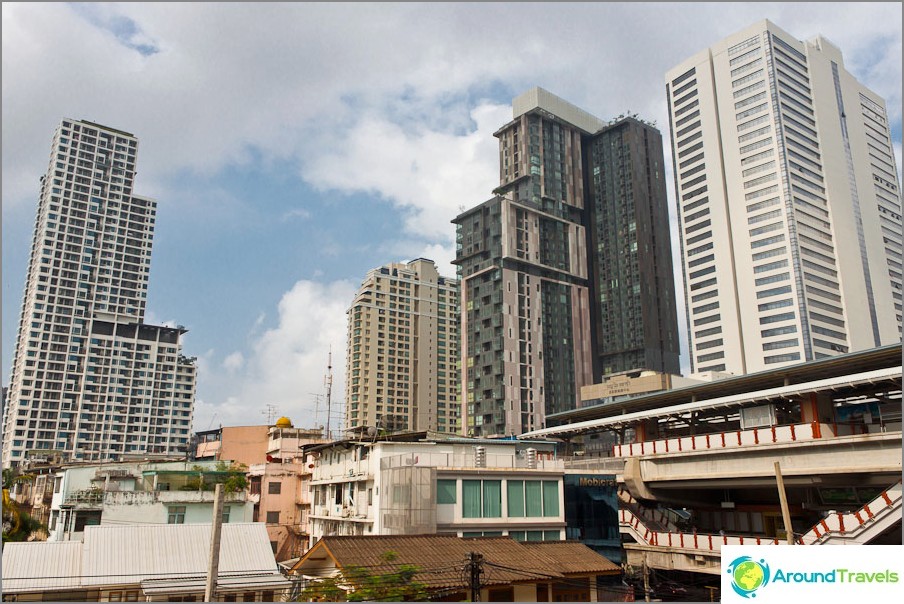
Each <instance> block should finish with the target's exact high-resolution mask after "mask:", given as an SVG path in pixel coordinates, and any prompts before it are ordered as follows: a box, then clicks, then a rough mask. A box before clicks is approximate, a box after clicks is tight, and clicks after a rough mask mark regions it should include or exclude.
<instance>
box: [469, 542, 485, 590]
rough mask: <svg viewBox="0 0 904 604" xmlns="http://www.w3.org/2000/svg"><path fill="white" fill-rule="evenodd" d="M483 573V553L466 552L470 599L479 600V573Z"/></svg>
mask: <svg viewBox="0 0 904 604" xmlns="http://www.w3.org/2000/svg"><path fill="white" fill-rule="evenodd" d="M482 574H483V554H478V553H477V552H471V553H469V554H468V585H469V586H470V588H471V601H472V602H480V575H482Z"/></svg>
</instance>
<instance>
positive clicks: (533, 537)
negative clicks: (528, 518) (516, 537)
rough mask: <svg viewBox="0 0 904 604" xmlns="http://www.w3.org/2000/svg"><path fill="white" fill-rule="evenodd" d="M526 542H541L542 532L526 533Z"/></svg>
mask: <svg viewBox="0 0 904 604" xmlns="http://www.w3.org/2000/svg"><path fill="white" fill-rule="evenodd" d="M527 540H528V541H543V531H527Z"/></svg>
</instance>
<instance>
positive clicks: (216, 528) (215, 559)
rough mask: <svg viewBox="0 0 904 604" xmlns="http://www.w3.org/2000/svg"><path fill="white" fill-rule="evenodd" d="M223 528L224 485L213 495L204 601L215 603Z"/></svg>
mask: <svg viewBox="0 0 904 604" xmlns="http://www.w3.org/2000/svg"><path fill="white" fill-rule="evenodd" d="M222 528H223V485H222V483H220V484H217V488H216V491H214V494H213V526H212V527H211V535H210V559H209V560H208V565H207V584H206V586H205V587H204V601H205V602H213V597H214V595H216V591H217V587H216V584H217V575H218V574H219V572H220V531H221V530H222Z"/></svg>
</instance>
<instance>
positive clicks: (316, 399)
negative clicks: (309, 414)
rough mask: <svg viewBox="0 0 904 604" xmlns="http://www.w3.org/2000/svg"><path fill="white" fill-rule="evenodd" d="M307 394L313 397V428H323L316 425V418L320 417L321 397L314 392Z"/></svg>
mask: <svg viewBox="0 0 904 604" xmlns="http://www.w3.org/2000/svg"><path fill="white" fill-rule="evenodd" d="M308 394H310V395H311V396H313V397H314V427H315V428H317V427H318V426H319V427H321V428H322V427H323V426H322V425H320V424H318V423H317V416H318V415H320V399H321V398H323V395H322V394H318V393H316V392H308Z"/></svg>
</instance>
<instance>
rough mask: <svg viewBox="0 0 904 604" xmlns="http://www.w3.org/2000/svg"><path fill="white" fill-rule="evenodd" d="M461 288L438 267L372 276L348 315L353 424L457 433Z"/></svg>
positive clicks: (385, 269) (386, 269)
mask: <svg viewBox="0 0 904 604" xmlns="http://www.w3.org/2000/svg"><path fill="white" fill-rule="evenodd" d="M458 325H459V315H458V281H456V280H455V279H447V278H445V277H442V276H440V274H439V272H438V271H437V269H436V265H435V264H434V262H433V261H432V260H426V259H423V258H418V259H417V260H413V261H411V262H408V263H393V264H388V265H386V266H382V267H380V268H377V269H374V270H372V271H370V272H369V273H368V274H367V277H366V278H365V279H364V282H363V283H362V284H361V288H360V289H359V290H358V293H357V294H356V295H355V298H354V300H353V301H352V304H351V306H350V308H349V310H348V340H347V341H348V344H347V345H348V351H347V359H348V362H347V365H346V366H347V369H346V371H347V375H346V397H345V400H346V410H345V418H346V421H345V425H346V428H348V429H360V428H364V429H366V428H368V427H370V428H373V429H374V430H381V431H397V430H402V431H408V430H418V431H421V430H431V431H438V432H450V433H457V432H459V431H460V423H459V414H460V404H459V365H458V363H459V349H458V339H459V335H458Z"/></svg>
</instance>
